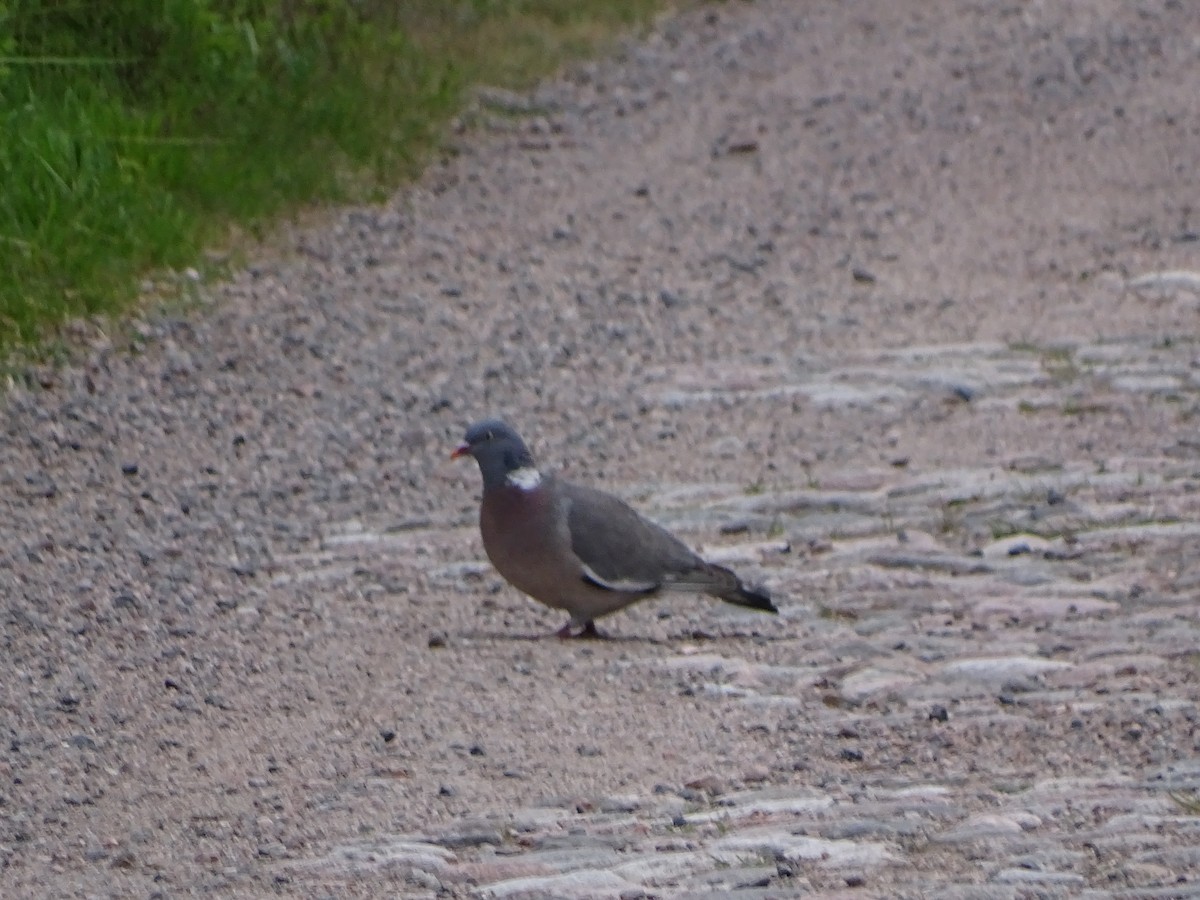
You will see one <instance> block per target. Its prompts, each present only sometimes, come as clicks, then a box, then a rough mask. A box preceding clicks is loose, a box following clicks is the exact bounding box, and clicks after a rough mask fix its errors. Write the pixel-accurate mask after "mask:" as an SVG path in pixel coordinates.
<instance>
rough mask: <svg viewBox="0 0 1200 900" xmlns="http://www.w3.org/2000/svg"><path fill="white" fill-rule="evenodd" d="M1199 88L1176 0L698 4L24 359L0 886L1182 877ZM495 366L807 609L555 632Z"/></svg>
mask: <svg viewBox="0 0 1200 900" xmlns="http://www.w3.org/2000/svg"><path fill="white" fill-rule="evenodd" d="M1197 97H1200V7H1198V6H1197V5H1196V4H1195V3H1193V2H1187V0H1184V2H1179V0H1174V2H1172V0H1065V2H1054V3H1051V2H1038V0H1030V2H1004V3H967V2H949V0H920V2H918V0H902V2H893V0H858V2H852V3H850V2H846V3H813V2H795V0H756V2H738V3H723V4H715V5H712V6H708V7H705V8H702V9H697V10H693V11H690V12H687V13H685V14H683V15H681V16H679V17H677V18H674V19H668V20H665V21H663V22H662V23H661V24H660V25H659V26H658V27H657V28H656V29H655V30H654V31H653V33H652V34H650V35H648V36H646V37H645V39H644V40H642V41H640V42H638V43H636V44H633V43H631V44H629V45H628V46H627V47H626V48H625V49H624V50H623V51H622V52H621V53H620V54H619V55H618V56H617V57H616V58H614V59H611V60H608V61H605V62H601V63H596V64H589V65H583V66H579V67H577V68H575V69H573V70H572V71H571V72H569V73H568V74H566V75H565V76H564V77H563V78H562V80H560V81H556V82H553V83H547V84H545V85H543V86H542V87H540V88H539V89H538V90H536V91H535V92H534V93H533V94H532V95H531V96H530V97H529V98H507V97H506V96H505V95H503V94H499V93H494V92H485V93H484V94H482V95H481V99H480V102H479V103H478V104H477V107H476V108H475V109H474V110H473V112H472V113H471V114H470V115H469V116H467V117H466V119H467V120H468V127H466V128H464V129H463V130H462V131H461V132H460V133H459V134H457V135H456V137H455V139H454V140H455V148H454V149H455V151H456V152H455V153H454V154H453V156H452V158H450V159H447V160H445V161H444V162H442V163H439V164H438V165H436V166H434V167H433V168H432V169H431V170H430V171H429V172H428V173H427V175H426V177H425V178H423V180H422V181H421V182H420V183H419V184H418V185H416V186H415V187H414V188H412V189H410V190H406V191H405V192H403V193H402V194H400V195H398V196H397V197H395V198H394V200H393V201H392V202H391V203H389V204H388V205H386V206H384V207H373V208H361V209H349V210H344V211H341V212H338V213H337V214H336V215H331V216H329V217H328V218H327V219H326V220H325V221H324V223H323V224H322V225H319V226H316V227H306V228H304V229H300V228H297V229H296V230H295V231H294V232H292V233H289V234H288V235H286V236H285V237H284V238H283V239H281V241H280V242H279V244H280V246H279V252H278V254H277V255H276V256H274V257H272V258H266V259H261V260H258V261H256V262H255V263H254V264H253V265H251V266H249V267H247V268H246V269H245V270H244V271H239V272H237V273H234V274H233V275H232V276H231V277H230V279H229V280H228V282H227V283H223V284H219V285H213V286H211V287H209V288H206V289H205V292H204V293H205V296H204V298H203V301H202V302H201V303H200V304H199V305H198V307H197V308H196V309H194V310H190V311H189V312H187V313H186V314H176V315H170V316H147V317H146V318H145V320H144V321H142V322H138V323H135V325H134V328H133V332H134V333H133V335H132V339H131V340H129V341H125V340H107V339H104V338H103V337H99V336H96V335H93V336H92V337H90V338H88V340H87V344H86V346H84V347H82V348H81V350H80V352H79V355H78V358H77V360H76V361H75V362H74V363H72V364H70V365H67V366H65V367H63V368H60V369H57V370H55V371H43V372H37V373H34V377H33V378H32V379H31V380H29V381H27V382H19V383H17V384H14V385H12V386H11V387H10V388H9V389H8V390H7V392H6V394H5V396H4V397H3V400H2V401H0V402H2V403H3V405H4V409H5V414H4V417H3V431H2V434H0V443H2V447H0V590H2V591H3V606H2V608H0V609H2V613H3V628H2V630H0V635H2V639H3V657H2V659H3V663H2V668H0V672H2V673H3V677H2V678H0V739H2V741H3V743H2V745H0V746H3V751H2V752H0V895H3V896H4V897H6V898H8V897H13V898H17V897H30V898H35V897H36V898H43V897H89V898H90V897H109V896H112V897H161V898H169V897H176V896H185V895H191V894H209V895H212V896H219V897H247V898H249V897H263V896H289V897H290V896H294V897H383V896H388V897H461V898H467V897H621V898H637V897H664V898H666V897H677V896H687V897H699V896H712V897H735V898H746V900H750V898H766V897H793V896H801V895H804V896H813V895H819V896H853V897H855V898H861V897H881V898H882V897H913V898H917V897H933V898H947V900H948V898H979V900H983V898H1028V897H1076V896H1080V897H1094V898H1099V897H1126V898H1152V897H1154V898H1176V897H1200V849H1198V848H1200V812H1198V810H1197V808H1196V806H1195V805H1194V802H1195V801H1194V798H1195V797H1196V796H1197V794H1198V793H1200V730H1198V715H1200V712H1198V708H1197V703H1198V698H1200V649H1198V648H1200V565H1198V562H1197V558H1198V553H1197V547H1198V546H1200V458H1198V457H1200V340H1198V337H1197V336H1198V333H1200V331H1198V328H1197V325H1198V321H1200V218H1198V216H1200V213H1198V212H1197V202H1198V200H1200V196H1198V187H1200V182H1198V180H1197V172H1200V105H1198V104H1197V102H1196V98H1197ZM514 107H516V110H514ZM514 111H517V112H519V114H514ZM490 414H500V415H504V416H506V417H508V418H509V419H510V420H511V421H512V422H513V423H514V424H515V425H516V426H517V427H518V428H519V429H520V430H521V432H522V434H524V435H525V437H526V438H527V439H528V440H529V441H530V443H531V445H532V446H533V447H534V450H535V452H536V453H538V454H539V457H540V460H541V462H542V463H543V464H544V465H546V466H547V467H554V468H557V469H560V470H562V471H564V472H566V473H567V474H568V475H569V476H570V477H572V478H575V479H577V480H582V481H586V482H589V483H592V484H595V485H597V486H600V487H603V488H604V489H606V490H609V491H612V492H615V493H618V494H620V495H622V496H624V497H626V498H628V499H629V500H630V501H631V502H633V503H635V505H637V506H638V507H639V508H640V509H642V510H643V511H644V512H646V513H648V514H650V515H652V516H653V517H655V518H656V519H657V520H659V521H661V522H663V523H664V524H666V525H668V526H670V527H672V528H673V529H676V530H677V531H678V532H679V533H680V534H681V535H682V536H684V537H685V538H686V539H687V540H688V541H689V542H690V543H692V544H693V545H694V546H696V547H698V548H703V550H704V551H705V552H706V553H708V554H710V555H711V557H712V558H713V559H715V560H722V561H725V562H726V563H728V564H730V565H733V566H735V567H736V568H738V569H739V571H741V572H743V573H744V574H745V575H747V576H749V577H751V578H753V579H756V580H761V581H763V582H764V583H765V584H767V585H768V586H769V587H770V588H771V589H772V590H773V591H774V592H775V594H776V595H777V597H778V598H779V601H780V605H781V607H782V614H781V615H780V616H779V617H777V618H772V617H766V616H759V615H755V614H753V613H749V612H745V611H740V610H736V609H733V608H730V607H727V606H724V605H721V604H717V603H714V602H709V601H706V600H704V599H701V598H685V597H680V598H677V599H674V600H671V601H659V602H655V603H649V604H643V605H640V606H638V607H634V608H633V609H631V610H628V611H626V612H623V613H620V614H618V615H616V616H613V617H612V618H611V619H608V620H605V622H604V626H605V628H606V630H607V631H608V633H609V634H610V635H612V639H611V640H609V641H606V642H582V641H580V642H560V641H548V640H534V639H532V637H531V636H533V635H537V634H539V633H543V632H546V631H549V630H551V629H553V628H556V627H558V625H560V624H561V621H560V620H559V617H558V616H557V615H556V614H555V613H552V612H550V611H548V610H545V609H543V608H541V607H539V606H537V605H535V604H533V603H531V602H530V601H528V600H526V599H524V598H523V597H521V596H520V595H518V594H517V593H516V592H515V591H513V590H512V589H510V588H508V587H507V586H505V585H504V584H502V583H501V582H500V580H499V579H498V577H497V576H496V575H495V574H494V572H493V571H492V570H491V569H490V568H489V567H488V566H487V565H486V562H485V560H484V556H483V551H482V548H481V546H480V542H479V538H478V534H477V532H476V530H475V518H474V517H475V513H476V509H477V503H478V496H479V483H478V473H477V472H476V471H475V468H474V466H472V465H468V464H465V463H463V464H455V463H451V462H450V461H449V459H448V455H449V451H450V450H451V449H452V448H453V446H454V445H455V443H456V442H457V441H458V439H459V438H460V436H461V434H462V431H463V429H464V427H465V426H466V424H467V423H468V422H470V421H473V420H475V419H478V418H481V417H482V416H484V415H490ZM1189 798H1193V801H1192V803H1193V805H1192V806H1191V807H1190V808H1189Z"/></svg>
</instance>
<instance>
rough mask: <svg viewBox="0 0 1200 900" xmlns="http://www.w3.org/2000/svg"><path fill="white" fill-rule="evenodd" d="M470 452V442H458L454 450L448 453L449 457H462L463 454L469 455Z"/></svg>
mask: <svg viewBox="0 0 1200 900" xmlns="http://www.w3.org/2000/svg"><path fill="white" fill-rule="evenodd" d="M470 453H471V445H470V444H459V445H458V446H457V447H455V448H454V452H453V453H451V454H450V458H451V459H462V458H463V457H464V456H469V455H470Z"/></svg>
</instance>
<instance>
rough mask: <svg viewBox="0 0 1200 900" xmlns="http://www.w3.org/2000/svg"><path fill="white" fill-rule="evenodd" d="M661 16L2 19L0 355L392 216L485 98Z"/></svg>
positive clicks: (246, 4) (55, 1) (15, 1)
mask: <svg viewBox="0 0 1200 900" xmlns="http://www.w3.org/2000/svg"><path fill="white" fill-rule="evenodd" d="M663 5H664V2H663V0H359V2H356V3H347V2H341V0H157V2H155V3H146V2H145V0H104V2H97V0H0V135H2V136H3V137H2V139H0V182H2V184H3V187H2V188H0V353H3V352H4V351H6V350H11V349H12V348H14V347H16V346H20V345H26V346H28V345H30V344H32V343H36V342H38V341H41V340H44V339H46V338H47V337H48V336H51V335H53V334H54V332H55V329H56V327H57V326H59V325H60V324H61V323H63V322H64V321H66V320H68V319H71V318H74V317H79V316H89V315H94V314H103V315H109V314H114V313H120V312H121V311H122V310H125V309H128V308H129V306H130V305H131V304H132V303H134V302H135V301H136V298H137V285H138V282H139V280H140V278H141V277H142V276H143V275H145V274H146V273H148V272H152V271H154V270H161V269H164V268H167V269H170V268H181V267H184V266H187V265H190V264H192V263H193V262H194V261H195V260H196V259H197V257H198V256H199V255H200V252H201V250H202V248H204V247H205V246H209V245H212V244H214V243H220V242H221V241H222V239H223V238H224V237H225V236H226V235H227V234H228V232H229V229H230V227H231V226H234V225H237V226H239V227H241V228H244V229H247V230H249V232H250V233H251V234H254V233H257V230H258V229H260V228H261V227H263V225H264V224H268V223H269V222H270V221H271V219H272V217H276V216H279V215H280V214H283V213H286V212H287V211H288V210H289V209H295V208H297V207H300V206H308V205H313V204H324V203H330V202H349V201H360V200H367V199H373V198H378V197H379V196H381V195H384V194H386V193H387V192H388V191H389V190H391V189H393V188H395V187H396V186H397V185H398V184H400V183H402V182H403V181H404V180H405V179H406V178H408V177H411V176H412V175H413V174H414V173H415V172H416V171H417V169H418V168H419V166H420V164H421V162H422V161H423V160H424V159H425V158H427V154H428V152H429V151H430V150H431V148H432V147H434V146H435V144H436V141H437V137H438V134H439V130H440V127H441V126H442V125H443V124H444V122H445V121H446V120H447V119H448V118H449V117H451V116H452V115H453V114H454V113H455V112H456V111H457V110H458V109H459V108H460V106H461V103H462V99H463V92H464V90H465V89H466V88H467V87H468V86H469V85H471V84H473V83H480V82H483V83H489V84H497V85H501V86H507V87H518V88H519V87H524V86H527V85H529V84H531V83H532V82H533V81H535V80H536V79H537V78H539V77H542V76H544V75H546V74H548V73H550V72H553V71H554V70H555V69H556V68H557V67H559V66H560V65H561V64H562V63H563V62H564V61H565V60H566V59H568V58H570V57H573V56H577V55H579V54H581V53H585V52H589V51H593V50H595V49H596V48H597V47H598V46H602V45H603V43H604V42H605V41H606V40H607V39H609V38H610V37H611V36H613V35H614V34H616V33H618V32H620V31H621V30H625V29H628V28H629V27H631V26H636V25H638V24H640V23H644V22H646V21H647V20H648V19H649V17H650V16H651V15H652V14H653V13H654V12H655V11H656V10H657V9H660V8H661V7H662V6H663Z"/></svg>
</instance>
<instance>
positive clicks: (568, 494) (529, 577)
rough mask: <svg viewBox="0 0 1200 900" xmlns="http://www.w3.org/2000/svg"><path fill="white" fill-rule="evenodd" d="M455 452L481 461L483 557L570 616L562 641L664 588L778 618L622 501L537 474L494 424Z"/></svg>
mask: <svg viewBox="0 0 1200 900" xmlns="http://www.w3.org/2000/svg"><path fill="white" fill-rule="evenodd" d="M453 455H454V457H455V458H458V457H461V456H467V455H470V456H472V457H474V458H475V461H476V462H477V463H478V464H479V471H480V473H481V474H482V476H483V502H482V504H481V506H480V510H479V528H480V532H481V534H482V536H483V547H484V550H485V551H486V552H487V555H488V559H490V560H491V561H492V565H494V566H495V567H496V570H497V571H498V572H499V573H500V574H501V575H502V576H504V578H505V579H506V580H507V581H508V582H510V583H511V584H512V585H513V586H514V587H516V588H518V589H519V590H521V591H523V592H525V593H526V594H528V595H529V596H530V597H532V598H533V599H535V600H537V601H539V602H541V603H544V604H545V605H546V606H550V607H553V608H554V609H562V610H566V611H567V612H568V613H569V614H570V619H569V620H568V622H567V624H566V625H564V626H563V628H562V630H560V631H559V632H558V634H559V635H560V636H561V637H569V636H571V635H572V633H573V629H574V628H580V629H582V631H581V632H580V634H581V635H582V636H593V635H595V634H596V630H595V620H596V619H598V618H600V617H601V616H606V615H608V614H609V613H614V612H616V611H617V610H619V609H624V608H625V607H626V606H629V605H630V604H631V603H636V602H637V601H639V600H645V599H647V598H649V597H653V596H656V595H658V594H660V593H661V592H663V591H671V590H676V591H691V592H696V593H704V594H708V595H710V596H713V597H717V598H719V599H721V600H724V601H725V602H727V603H733V604H736V605H738V606H745V607H749V608H751V609H758V610H762V611H764V612H772V613H773V612H778V610H777V609H776V608H775V605H774V604H773V603H772V602H771V598H770V597H769V596H768V595H767V594H766V593H765V592H763V591H761V590H759V589H756V588H751V587H747V586H746V585H745V584H743V583H742V582H741V580H740V579H739V578H738V577H737V575H735V574H734V573H733V572H731V571H730V570H729V569H726V568H723V567H722V566H718V565H714V564H713V563H708V562H705V561H704V560H703V559H701V558H700V557H699V556H697V555H696V554H695V553H693V552H692V550H691V549H689V548H688V546H687V545H686V544H684V543H683V542H682V541H680V540H679V539H678V538H676V537H675V536H674V535H673V534H671V533H670V532H669V531H667V530H666V529H664V528H662V527H660V526H658V525H655V524H654V523H653V522H651V521H649V520H648V519H645V518H643V517H642V516H640V515H639V514H638V513H637V512H635V511H634V510H633V509H632V508H631V507H630V506H629V505H628V504H626V503H625V502H623V501H621V500H619V499H617V498H616V497H613V496H612V495H610V494H606V493H604V492H602V491H598V490H595V489H593V488H589V487H583V486H582V485H577V484H572V483H571V482H568V481H565V480H563V479H560V478H557V477H556V476H555V475H553V474H551V473H543V472H539V471H538V470H537V468H536V465H535V464H534V460H533V455H532V454H531V453H530V452H529V448H528V447H526V446H525V442H524V441H522V440H521V438H520V436H519V435H518V434H517V433H516V432H515V431H513V429H512V428H511V427H509V426H508V425H507V424H506V423H504V422H502V421H500V420H499V419H487V420H485V421H482V422H477V423H476V424H474V425H472V426H471V427H470V428H468V429H467V433H466V436H465V438H464V440H463V443H462V444H461V445H460V446H459V447H458V449H456V450H455V451H454V454H453Z"/></svg>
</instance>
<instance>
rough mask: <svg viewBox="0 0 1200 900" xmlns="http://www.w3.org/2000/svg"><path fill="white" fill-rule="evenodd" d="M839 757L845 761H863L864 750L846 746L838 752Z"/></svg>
mask: <svg viewBox="0 0 1200 900" xmlns="http://www.w3.org/2000/svg"><path fill="white" fill-rule="evenodd" d="M838 758H839V759H841V760H844V761H845V762H862V761H863V752H862V751H861V750H858V749H856V748H854V747H844V748H842V751H841V753H839V754H838Z"/></svg>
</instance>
